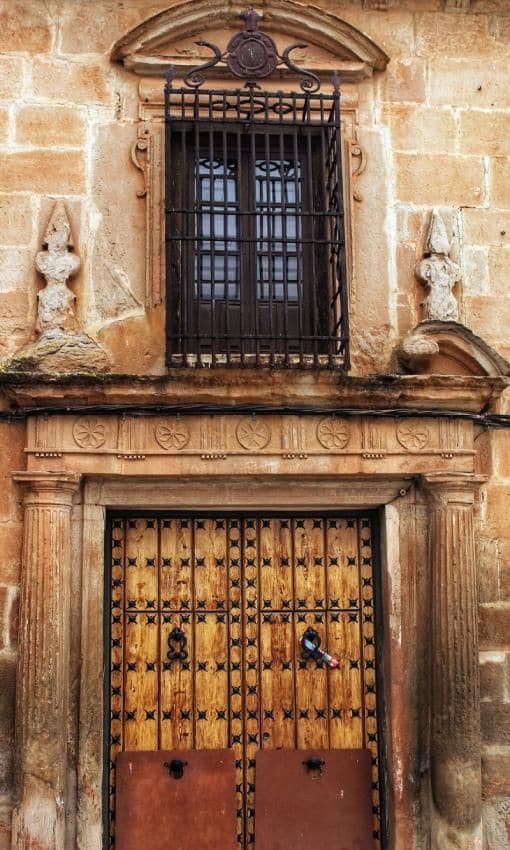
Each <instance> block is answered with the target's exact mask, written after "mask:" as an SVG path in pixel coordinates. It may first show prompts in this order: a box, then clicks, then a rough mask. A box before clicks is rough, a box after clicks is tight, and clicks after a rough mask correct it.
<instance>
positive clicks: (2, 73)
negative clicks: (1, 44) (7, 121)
mask: <svg viewBox="0 0 510 850" xmlns="http://www.w3.org/2000/svg"><path fill="white" fill-rule="evenodd" d="M22 89H23V59H22V58H21V57H20V56H2V55H0V100H7V101H9V103H12V101H13V100H15V99H17V98H19V97H20V95H21V92H22Z"/></svg>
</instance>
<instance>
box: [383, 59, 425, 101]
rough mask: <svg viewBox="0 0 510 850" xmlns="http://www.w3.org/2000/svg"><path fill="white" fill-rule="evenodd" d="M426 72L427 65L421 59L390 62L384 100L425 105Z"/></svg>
mask: <svg viewBox="0 0 510 850" xmlns="http://www.w3.org/2000/svg"><path fill="white" fill-rule="evenodd" d="M425 70H426V63H425V61H424V60H423V59H419V58H414V57H412V58H411V57H409V58H408V59H402V60H400V61H397V62H390V64H389V65H388V70H387V72H386V74H385V77H384V82H383V86H384V91H383V100H389V101H395V102H396V103H401V102H406V101H410V102H412V103H423V102H424V100H425V98H426V80H425Z"/></svg>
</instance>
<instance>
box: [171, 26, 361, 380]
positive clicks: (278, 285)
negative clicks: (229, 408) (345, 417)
mask: <svg viewBox="0 0 510 850" xmlns="http://www.w3.org/2000/svg"><path fill="white" fill-rule="evenodd" d="M255 34H256V35H257V36H259V35H262V34H261V33H259V32H258V31H256V33H255ZM266 38H267V37H266ZM189 76H190V75H188V77H189ZM165 115H166V128H167V131H166V175H167V179H166V241H167V311H168V324H167V327H168V363H169V365H187V364H189V363H198V364H201V363H204V364H211V365H223V364H225V365H265V364H268V365H286V366H290V365H301V366H303V365H315V366H317V365H326V366H338V365H340V366H343V367H346V366H347V365H348V335H347V303H346V285H345V243H344V228H343V203H342V180H341V156H340V119H339V96H338V92H337V91H333V92H332V93H330V94H324V93H321V92H319V91H309V90H308V89H307V88H306V86H305V90H300V91H299V92H287V93H284V92H281V91H262V90H261V89H260V88H259V87H258V86H256V85H254V84H253V83H251V84H249V85H248V87H247V88H244V89H224V90H223V89H222V90H219V89H203V88H201V87H200V85H199V84H196V83H195V84H194V85H189V86H184V87H182V88H173V87H172V85H171V83H170V84H169V85H168V86H167V89H166V109H165Z"/></svg>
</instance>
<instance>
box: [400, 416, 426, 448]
mask: <svg viewBox="0 0 510 850" xmlns="http://www.w3.org/2000/svg"><path fill="white" fill-rule="evenodd" d="M396 436H397V440H398V442H399V443H400V445H401V446H403V447H404V448H405V449H407V451H408V452H420V451H423V449H425V448H426V447H427V446H428V445H429V443H430V430H429V428H428V427H427V425H425V423H424V422H420V421H419V420H409V419H407V420H404V421H402V422H399V423H398V425H397V430H396Z"/></svg>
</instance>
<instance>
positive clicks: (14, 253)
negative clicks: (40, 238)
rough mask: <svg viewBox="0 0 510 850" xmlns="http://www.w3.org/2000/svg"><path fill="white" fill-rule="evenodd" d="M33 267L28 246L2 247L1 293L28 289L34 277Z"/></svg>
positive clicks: (0, 268) (0, 266)
mask: <svg viewBox="0 0 510 850" xmlns="http://www.w3.org/2000/svg"><path fill="white" fill-rule="evenodd" d="M33 267H34V263H33V258H32V255H31V252H30V251H29V250H28V248H20V247H18V248H0V293H1V292H8V291H12V290H15V291H16V292H22V291H23V290H26V289H27V288H28V286H29V282H30V280H31V278H32V277H33Z"/></svg>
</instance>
